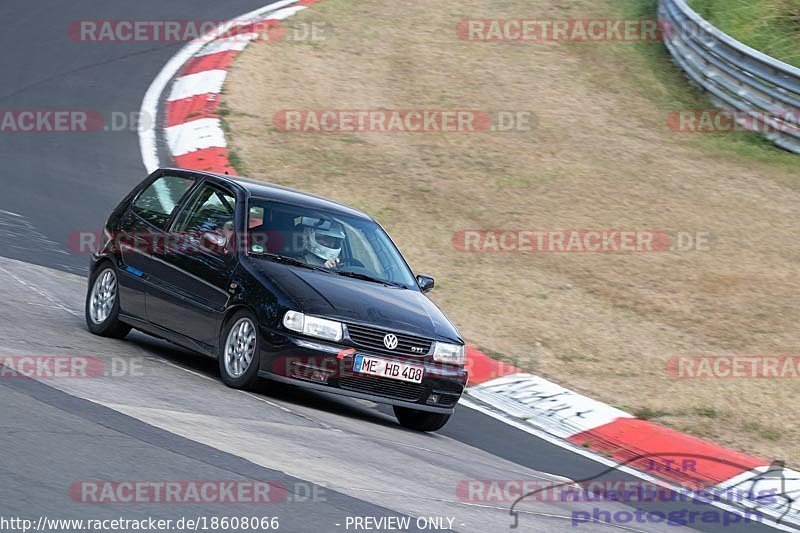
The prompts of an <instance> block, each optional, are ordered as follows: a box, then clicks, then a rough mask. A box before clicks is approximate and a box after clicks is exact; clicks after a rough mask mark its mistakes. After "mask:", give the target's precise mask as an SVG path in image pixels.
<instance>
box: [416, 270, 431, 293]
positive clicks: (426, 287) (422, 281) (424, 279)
mask: <svg viewBox="0 0 800 533" xmlns="http://www.w3.org/2000/svg"><path fill="white" fill-rule="evenodd" d="M417 285H419V288H420V290H421V291H422V292H430V291H432V290H433V278H432V277H430V276H424V275H422V274H420V275H418V276H417Z"/></svg>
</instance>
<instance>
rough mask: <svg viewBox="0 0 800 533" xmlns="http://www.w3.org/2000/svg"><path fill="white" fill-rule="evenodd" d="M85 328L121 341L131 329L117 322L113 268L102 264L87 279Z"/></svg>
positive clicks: (115, 273)
mask: <svg viewBox="0 0 800 533" xmlns="http://www.w3.org/2000/svg"><path fill="white" fill-rule="evenodd" d="M85 315H86V326H87V327H88V328H89V331H90V332H92V333H94V334H95V335H99V336H101V337H111V338H113V339H121V338H122V337H124V336H125V335H127V334H128V333H130V331H131V327H130V326H129V325H127V324H125V323H123V322H120V320H119V282H118V281H117V272H116V271H115V270H114V266H113V265H111V264H110V263H107V262H104V263H103V264H102V265H100V266H99V267H97V268H96V269H95V271H94V272H93V273H92V275H91V276H90V277H89V290H88V292H87V293H86V310H85Z"/></svg>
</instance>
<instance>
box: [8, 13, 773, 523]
mask: <svg viewBox="0 0 800 533" xmlns="http://www.w3.org/2000/svg"><path fill="white" fill-rule="evenodd" d="M201 5H202V9H200V8H199V6H201ZM262 5H264V0H257V1H252V0H249V1H248V0H226V1H225V2H212V1H210V0H203V1H202V2H200V1H198V0H195V1H191V2H190V1H189V0H173V1H171V2H163V1H154V0H140V1H137V2H129V3H122V2H108V1H99V0H81V1H77V2H70V3H65V2H56V1H55V0H38V1H36V2H30V1H27V2H23V1H20V0H6V1H5V2H3V3H2V4H1V5H0V19H2V20H4V21H5V22H6V24H4V27H3V30H2V33H0V46H2V49H3V50H4V53H3V54H2V56H0V66H2V72H3V75H2V76H0V109H14V110H25V109H89V110H96V111H99V112H101V113H103V115H104V116H106V117H108V116H109V115H110V113H111V112H121V113H133V112H137V111H138V110H139V107H140V105H141V100H142V97H143V95H144V93H145V91H146V90H147V87H148V85H149V84H150V82H151V81H152V79H153V78H154V77H155V76H156V75H157V73H158V72H159V70H160V69H161V67H162V66H163V65H164V64H165V63H166V62H167V61H168V60H169V58H170V57H171V56H172V55H173V54H174V53H175V52H176V51H177V50H178V48H179V47H180V46H181V44H180V43H173V44H168V43H167V44H164V43H79V42H74V41H72V40H71V39H70V37H69V35H68V30H67V28H68V26H69V23H70V22H71V21H74V20H80V19H110V20H120V19H136V20H177V19H192V20H197V19H203V20H208V19H211V20H223V19H227V18H230V17H233V16H236V15H239V14H241V13H244V12H247V11H250V10H252V9H255V8H257V7H260V6H262ZM0 160H2V162H3V171H2V177H0V186H2V190H3V192H2V194H0V255H2V256H4V257H7V258H11V259H13V260H8V259H4V260H0V267H2V269H0V287H2V289H0V291H1V292H0V296H2V301H3V303H2V304H0V356H8V355H21V354H33V353H35V354H42V355H56V354H59V355H61V354H73V355H87V354H91V355H98V356H100V357H103V358H108V357H118V358H124V359H131V358H141V359H142V360H143V361H144V366H145V368H146V370H147V372H146V373H145V374H146V375H145V376H144V377H141V376H139V377H127V378H126V377H122V378H114V379H98V380H51V381H50V382H48V383H38V382H31V381H27V380H13V379H12V380H0V402H2V405H3V409H2V410H0V426H2V427H3V432H2V434H1V435H0V445H2V446H3V450H4V453H3V459H2V460H0V471H1V472H3V476H2V477H3V480H4V482H3V483H2V484H0V516H19V515H29V516H39V515H42V514H47V513H49V515H50V516H51V517H55V516H56V515H58V517H62V518H67V517H75V518H86V517H88V516H92V517H111V516H119V515H123V516H125V515H129V516H130V515H132V516H143V515H151V516H160V515H163V516H166V517H168V518H174V517H175V516H181V515H192V514H194V515H198V514H200V515H203V514H205V515H209V516H210V515H220V514H225V515H228V516H230V515H232V514H236V513H235V512H234V511H238V510H239V509H238V508H230V509H229V508H226V509H224V510H222V511H221V510H220V508H219V506H217V507H214V506H213V505H212V506H208V505H205V506H191V505H185V506H182V507H175V508H173V507H170V506H160V507H159V506H152V505H150V506H147V505H145V506H141V505H137V506H130V507H122V508H120V507H119V506H101V505H94V506H90V507H88V508H87V506H86V504H79V503H76V502H74V501H72V500H70V498H69V497H68V496H67V492H66V486H68V485H69V484H70V483H72V482H74V481H76V480H79V479H93V478H98V479H139V480H141V479H239V478H244V477H246V478H249V479H281V480H284V481H286V482H287V483H290V484H291V483H294V482H296V481H297V482H299V481H302V482H310V483H316V484H318V485H327V486H329V487H331V488H330V489H329V490H330V492H328V493H327V494H328V498H327V501H325V502H309V503H293V504H286V505H287V506H285V507H281V506H279V505H276V506H275V507H274V509H273V508H270V509H266V511H265V512H267V513H269V512H274V513H277V514H278V515H279V516H280V517H281V520H282V522H281V529H283V530H289V531H291V530H297V531H310V530H316V531H328V530H330V531H333V530H337V529H339V528H337V527H336V526H335V525H334V524H335V523H336V521H337V520H341V519H343V517H344V516H347V515H351V516H353V515H371V516H386V515H392V516H395V515H401V514H404V513H407V514H417V515H418V514H431V513H433V514H436V513H438V514H449V515H451V516H456V518H457V520H456V524H457V525H455V526H454V529H456V530H460V531H461V530H463V531H496V530H504V529H505V528H507V526H508V523H509V517H508V512H507V510H506V509H507V506H505V507H504V506H503V505H500V506H498V507H500V508H496V509H493V508H482V507H476V506H469V505H464V504H463V503H458V502H457V500H458V498H457V497H456V494H455V485H456V483H457V482H458V481H459V480H462V479H520V478H527V477H536V476H538V475H539V474H537V472H550V473H552V474H557V475H561V476H567V477H569V478H572V479H585V478H589V477H592V476H593V475H596V474H597V473H599V472H602V471H603V470H605V467H603V466H602V465H600V464H598V463H596V462H594V461H592V460H590V459H587V458H585V457H581V456H578V455H575V454H573V453H571V452H569V451H568V450H565V449H562V448H560V447H558V446H555V445H553V444H550V443H548V442H546V441H543V440H540V439H538V438H535V437H534V436H532V435H529V434H527V433H524V432H522V431H519V430H517V429H514V428H511V427H510V426H507V425H505V424H503V423H501V422H499V421H497V420H495V419H493V418H490V417H488V416H485V415H483V414H481V413H479V412H477V411H473V410H471V409H468V408H465V407H460V408H459V409H458V411H457V413H456V415H455V416H454V417H453V418H452V420H451V422H450V423H449V424H448V426H447V427H446V428H445V429H444V430H443V431H441V432H440V433H439V434H437V435H420V434H415V433H412V432H409V431H405V430H402V429H400V428H399V426H397V424H396V423H395V421H394V419H393V417H391V416H390V415H389V411H388V410H387V409H386V408H385V407H383V406H375V405H372V404H365V403H364V402H356V401H351V400H347V399H343V398H338V397H332V396H329V395H325V394H314V393H306V392H302V391H297V390H295V389H292V388H291V387H282V386H276V385H273V384H267V383H265V384H263V386H262V390H260V391H259V392H258V394H244V393H240V392H237V391H233V390H231V389H227V388H226V387H224V386H222V385H221V383H220V382H219V381H218V380H217V375H216V368H215V363H214V362H213V361H211V360H208V359H204V358H202V357H199V356H194V355H192V354H188V353H187V352H185V351H183V350H180V349H178V348H175V347H172V346H168V345H166V344H165V343H162V342H160V341H156V340H153V339H150V338H148V337H145V336H144V335H139V334H136V333H134V334H132V335H131V336H130V339H129V340H126V341H123V342H120V341H109V340H106V339H100V338H97V337H92V336H90V335H89V334H88V333H87V332H86V331H85V329H84V326H83V324H82V317H81V309H82V291H83V290H84V287H83V281H82V280H80V279H79V278H77V277H75V276H72V275H69V274H67V273H77V274H82V273H84V272H85V268H86V264H87V260H88V257H87V256H86V255H85V254H79V253H70V252H69V251H68V250H67V242H68V238H69V236H70V234H71V233H74V232H78V231H91V230H96V229H99V228H100V226H101V224H102V221H103V220H104V219H105V217H106V216H107V214H108V212H109V211H110V209H111V208H112V207H113V206H114V205H115V204H116V203H117V202H118V201H119V200H120V198H121V197H122V196H123V195H124V194H125V193H126V192H127V191H128V190H129V189H130V188H131V187H132V186H133V184H135V183H137V182H138V181H140V180H141V179H142V178H143V177H144V174H145V170H144V167H143V165H142V161H141V158H140V152H139V146H138V137H137V133H136V130H135V128H129V129H128V130H127V131H115V132H107V131H99V132H94V133H63V134H56V133H25V134H23V133H0ZM15 260H17V261H15ZM18 261H19V262H18ZM28 264H35V265H42V266H45V267H49V268H52V269H55V270H49V269H44V268H38V267H32V266H30V265H28ZM234 414H235V415H234ZM397 460H401V461H402V462H403V464H404V465H405V466H406V467H407V471H405V472H403V469H402V468H399V467H398V466H397V465H396V464H394V463H392V464H393V466H392V468H388V467H387V468H386V471H385V472H383V471H381V466H380V465H381V463H382V462H392V461H397ZM387 464H388V463H387ZM376 469H377V472H376ZM615 479H631V478H628V476H617V477H616V478H615ZM609 505H610V504H609ZM611 507H612V508H614V506H611ZM615 508H619V506H617V507H615ZM658 508H660V509H668V508H669V506H660V507H658ZM529 509H530V510H532V512H533V513H536V514H529V515H524V516H523V517H522V519H521V520H522V521H521V526H520V527H521V528H522V529H523V530H531V531H538V530H541V531H554V530H557V529H562V528H563V529H564V530H573V529H577V530H588V531H591V530H596V529H597V530H610V529H612V528H608V527H604V526H598V525H591V526H587V525H583V526H580V527H579V528H574V527H572V526H570V524H569V520H567V519H565V518H563V517H568V516H569V513H570V512H571V511H572V509H570V508H566V507H564V506H561V507H558V506H554V505H550V504H547V505H545V504H536V505H532V506H530V507H529ZM244 511H246V512H247V513H249V514H252V508H250V509H244ZM247 513H246V514H247ZM132 516H131V517H132ZM558 516H561V517H562V518H558ZM461 524H463V525H461ZM639 528H640V529H644V530H648V531H652V530H659V529H661V530H673V529H675V527H668V528H666V527H664V526H662V527H658V526H655V525H652V524H651V525H647V526H645V527H641V526H640V527H639ZM699 529H702V530H708V531H740V530H741V531H744V530H752V529H763V526H752V525H751V526H747V527H745V526H738V527H737V526H732V527H725V528H723V527H722V526H707V527H701V528H699Z"/></svg>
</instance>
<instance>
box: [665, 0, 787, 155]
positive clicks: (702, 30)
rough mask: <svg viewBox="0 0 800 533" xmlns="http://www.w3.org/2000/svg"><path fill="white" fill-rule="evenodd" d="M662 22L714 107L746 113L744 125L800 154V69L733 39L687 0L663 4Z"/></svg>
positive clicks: (676, 54) (672, 47)
mask: <svg viewBox="0 0 800 533" xmlns="http://www.w3.org/2000/svg"><path fill="white" fill-rule="evenodd" d="M658 18H659V21H660V23H661V27H662V28H664V42H665V43H666V46H667V48H668V49H669V51H670V53H671V54H672V57H673V59H674V60H675V62H676V63H677V64H678V65H679V66H680V67H681V69H683V71H684V72H685V73H686V74H687V75H688V76H689V78H690V79H691V80H692V81H694V82H695V83H696V84H698V85H699V86H700V87H702V88H703V89H704V90H706V91H707V92H708V93H709V95H710V96H711V99H712V100H713V102H714V103H715V105H717V106H719V107H721V108H722V109H727V110H735V111H738V112H741V113H742V114H746V115H747V118H745V117H741V118H740V119H739V120H737V122H739V124H740V125H741V126H743V127H745V128H747V129H750V130H753V131H760V132H766V133H765V135H766V136H767V138H768V139H770V140H771V141H772V142H774V143H775V144H776V145H778V146H780V147H781V148H783V149H785V150H789V151H791V152H794V153H800V69H798V68H796V67H793V66H792V65H789V64H787V63H784V62H782V61H778V60H777V59H775V58H772V57H769V56H768V55H766V54H763V53H761V52H759V51H758V50H754V49H752V48H750V47H749V46H746V45H744V44H742V43H740V42H739V41H737V40H736V39H733V38H732V37H731V36H729V35H727V34H725V33H723V32H722V31H720V30H719V29H718V28H716V27H714V26H713V25H712V24H711V23H710V22H708V21H707V20H705V19H703V18H702V17H701V16H700V15H698V14H697V13H696V12H695V11H694V10H692V9H691V8H690V7H689V6H688V5H687V4H686V1H685V0H660V2H659V8H658Z"/></svg>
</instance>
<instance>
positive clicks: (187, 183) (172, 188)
mask: <svg viewBox="0 0 800 533" xmlns="http://www.w3.org/2000/svg"><path fill="white" fill-rule="evenodd" d="M193 184H194V180H193V179H191V178H182V177H178V176H162V177H160V178H158V179H157V180H156V181H154V182H153V183H152V184H150V186H149V187H147V188H146V189H145V190H144V191H142V193H141V194H140V195H139V197H138V198H137V199H136V201H135V202H133V212H134V213H136V214H137V215H139V216H140V217H142V218H143V219H145V220H146V221H148V222H149V223H151V224H153V225H154V226H157V227H159V228H161V229H166V227H167V222H168V221H169V218H170V216H172V212H173V211H174V210H175V207H176V206H177V205H178V204H179V203H180V201H181V198H183V195H184V194H186V191H188V190H189V189H190V188H191V187H192V185H193Z"/></svg>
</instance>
